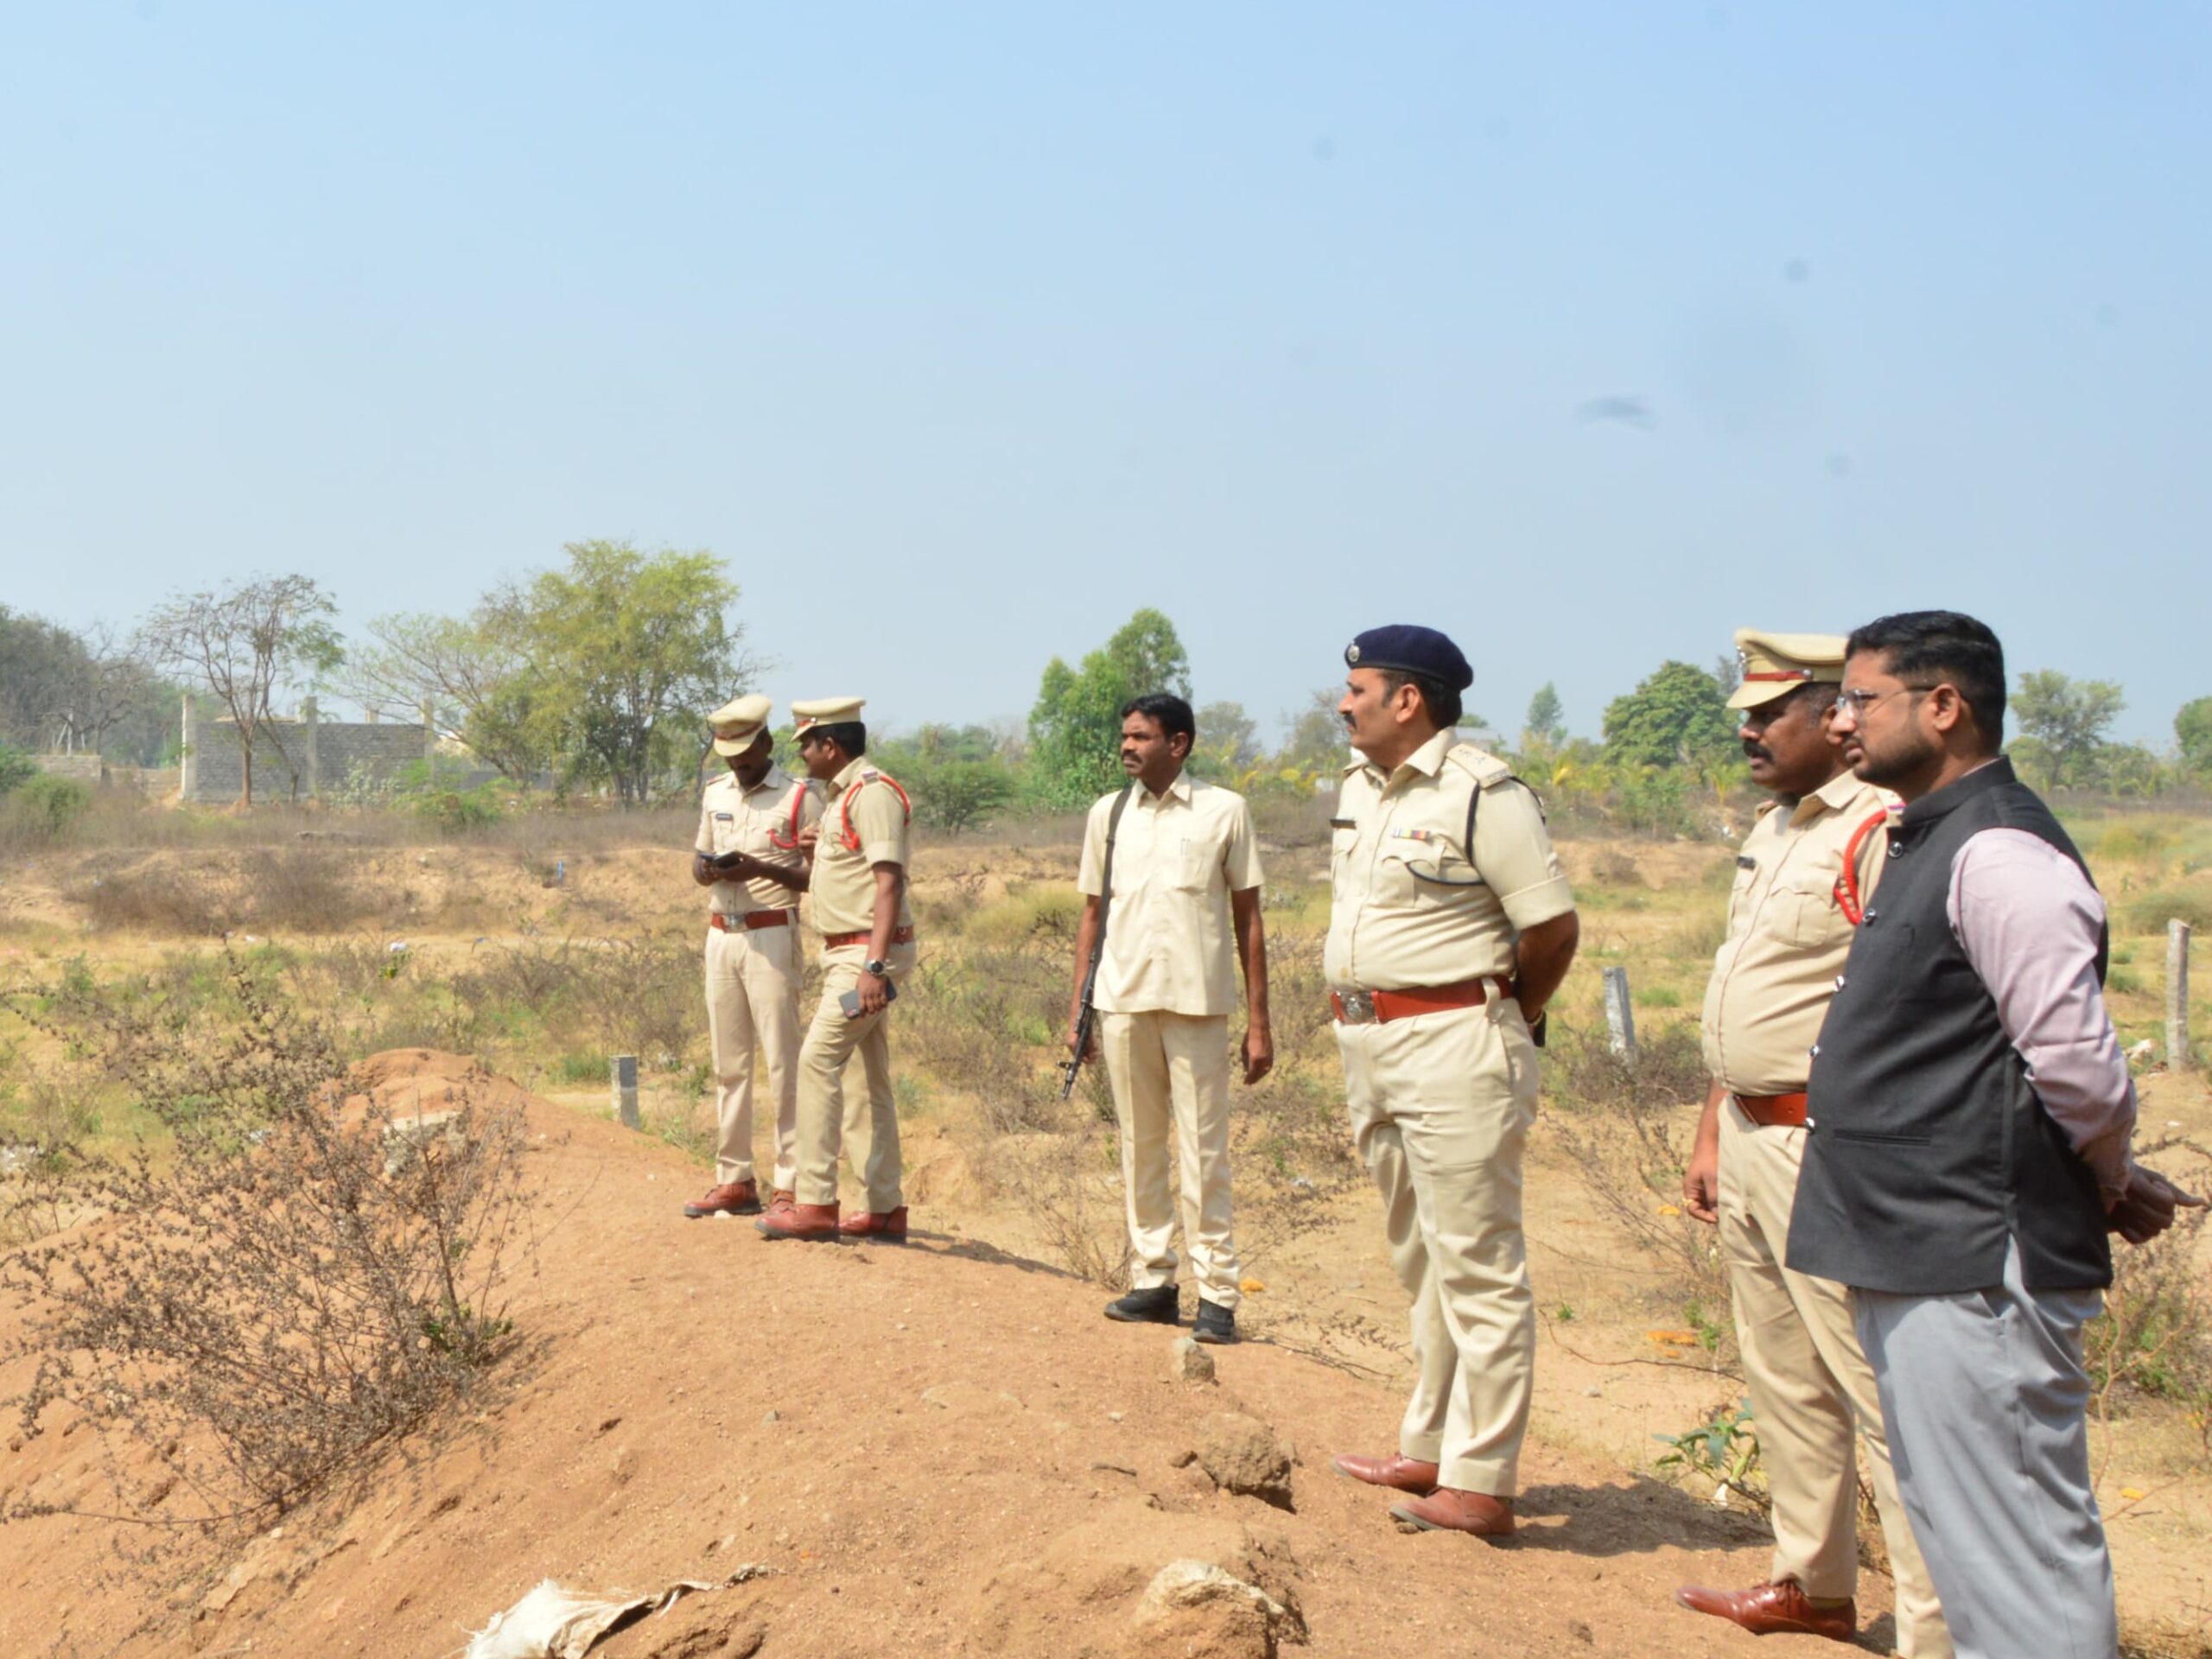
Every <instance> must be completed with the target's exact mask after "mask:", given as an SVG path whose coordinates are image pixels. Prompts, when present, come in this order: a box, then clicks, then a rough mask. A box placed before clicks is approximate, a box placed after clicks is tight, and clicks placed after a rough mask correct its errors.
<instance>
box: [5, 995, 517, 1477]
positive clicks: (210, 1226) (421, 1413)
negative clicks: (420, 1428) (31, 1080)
mask: <svg viewBox="0 0 2212 1659" xmlns="http://www.w3.org/2000/svg"><path fill="white" fill-rule="evenodd" d="M226 973H227V976H228V980H229V993H230V995H229V996H228V998H226V1001H227V1002H228V1003H229V1004H230V1007H231V1008H232V1013H231V1014H230V1015H229V1017H227V1018H226V1019H224V1020H220V1021H219V1022H216V1023H215V1024H213V1027H210V1026H209V1025H208V1024H207V1022H206V1014H205V1013H204V1012H203V1013H202V1014H200V1023H197V1024H186V1025H180V1024H179V1023H178V1022H176V1021H174V1020H170V1019H168V1018H167V1017H166V1015H165V1014H164V1001H163V999H162V998H161V997H160V996H158V995H154V996H150V997H142V998H140V999H137V1000H134V1001H121V1000H118V1001H114V1002H110V1003H104V1004H99V1005H97V1006H94V1007H89V1008H80V1009H79V1017H80V1019H82V1020H86V1021H89V1022H90V1023H91V1024H92V1026H93V1027H96V1029H92V1030H86V1029H85V1028H83V1027H82V1026H80V1027H79V1029H77V1030H75V1031H73V1032H70V1033H55V1034H66V1035H67V1036H69V1037H71V1038H73V1039H74V1040H75V1041H76V1042H77V1044H78V1045H79V1047H80V1050H81V1051H82V1052H92V1053H96V1054H97V1055H98V1057H99V1058H98V1061H97V1063H98V1064H99V1065H101V1066H102V1067H103V1068H104V1069H105V1071H107V1073H108V1075H109V1076H110V1077H111V1079H113V1080H114V1081H115V1082H116V1083H118V1084H120V1085H122V1086H123V1087H124V1090H126V1091H127V1092H128V1093H129V1094H130V1096H132V1097H133V1098H135V1100H136V1101H137V1103H139V1104H140V1105H141V1106H142V1107H143V1110H144V1111H145V1112H146V1113H148V1114H149V1115H150V1116H151V1117H152V1118H153V1119H154V1121H155V1122H157V1123H158V1124H159V1126H160V1127H161V1128H162V1130H163V1131H165V1132H166V1140H165V1141H163V1143H162V1144H161V1145H159V1146H155V1145H149V1144H148V1143H147V1142H145V1141H141V1142H140V1144H139V1145H138V1147H137V1149H136V1150H135V1152H133V1153H132V1154H130V1155H129V1156H127V1157H124V1158H115V1157H111V1156H108V1155H106V1154H102V1153H99V1152H97V1151H87V1152H86V1153H84V1154H81V1155H80V1156H79V1157H77V1158H73V1159H70V1160H62V1161H61V1162H60V1163H59V1164H58V1165H57V1166H55V1168H54V1171H53V1173H51V1174H49V1175H47V1176H44V1177H42V1179H51V1180H53V1181H54V1182H56V1183H60V1184H62V1185H64V1186H65V1187H66V1192H65V1194H64V1197H65V1198H66V1202H67V1207H68V1209H69V1210H70V1211H71V1212H73V1213H75V1214H78V1215H89V1216H91V1217H92V1219H91V1220H90V1221H88V1222H86V1224H82V1225H79V1226H77V1227H74V1228H73V1229H71V1230H68V1231H67V1232H64V1233H61V1234H58V1235H54V1236H48V1238H46V1239H44V1240H42V1241H41V1242H39V1243H34V1244H32V1245H30V1246H29V1247H28V1248H27V1249H22V1250H19V1251H17V1252H16V1253H15V1254H13V1255H10V1257H8V1258H7V1259H6V1260H5V1261H4V1262H0V1286H4V1287H5V1288H6V1289H7V1290H8V1291H9V1292H10V1293H12V1294H14V1295H16V1297H18V1298H20V1299H22V1301H23V1302H24V1304H25V1305H26V1306H27V1309H28V1313H29V1318H28V1322H27V1325H26V1335H25V1336H24V1338H22V1344H23V1345H24V1346H25V1347H26V1348H27V1349H28V1350H29V1351H30V1352H31V1353H33V1354H35V1356H36V1359H37V1365H36V1370H35V1376H34V1377H33V1380H32V1382H31V1383H30V1385H29V1389H27V1391H26V1392H25V1393H24V1394H22V1395H21V1396H20V1397H18V1398H17V1399H16V1401H14V1402H12V1403H14V1404H15V1405H16V1407H17V1408H18V1411H19V1414H20V1417H21V1421H22V1427H23V1429H24V1430H25V1432H27V1433H38V1432H40V1430H41V1428H42V1427H48V1425H49V1424H50V1422H52V1421H54V1420H55V1419H56V1418H57V1417H58V1418H59V1419H60V1420H62V1421H63V1422H64V1426H66V1424H67V1420H69V1419H71V1418H73V1417H74V1418H82V1419H84V1420H86V1421H88V1422H89V1423H90V1424H91V1425H92V1427H96V1428H98V1429H100V1430H103V1431H110V1432H113V1433H118V1434H119V1435H120V1436H122V1437H126V1438H128V1439H130V1440H136V1441H137V1442H138V1443H139V1444H141V1445H142V1446H144V1447H146V1448H148V1449H149V1451H150V1452H151V1454H152V1455H153V1457H155V1458H156V1459H158V1460H159V1461H160V1462H161V1463H162V1465H165V1466H166V1468H167V1471H168V1473H169V1474H170V1475H171V1476H172V1477H173V1478H174V1479H173V1480H172V1481H168V1482H159V1483H156V1486H157V1489H159V1490H162V1491H169V1490H172V1489H173V1488H174V1487H175V1486H179V1485H181V1487H183V1488H184V1489H185V1490H186V1491H188V1493H189V1494H190V1495H191V1497H192V1499H193V1502H192V1503H190V1504H189V1505H188V1506H187V1507H188V1510H189V1512H187V1510H186V1509H180V1508H176V1507H170V1508H168V1509H166V1510H164V1512H163V1515H162V1519H165V1520H170V1521H176V1520H194V1519H196V1520H220V1519H226V1518H248V1517H251V1516H257V1515H260V1514H265V1513H268V1512H270V1511H273V1510H283V1509H285V1508H287V1507H289V1506H290V1505H291V1504H293V1503H296V1502H297V1501H298V1500H299V1499H300V1498H302V1497H304V1496H306V1495H308V1494H309V1493H311V1492H313V1491H315V1490H316V1489H317V1488H318V1487H321V1486H323V1485H325V1484H328V1483H330V1482H332V1481H333V1480H334V1479H337V1478H343V1477H344V1476H346V1475H347V1474H349V1473H352V1474H359V1473H361V1472H364V1471H365V1467H366V1462H365V1456H364V1454H365V1453H367V1452H370V1451H371V1450H372V1448H373V1447H375V1446H378V1444H379V1443H381V1442H384V1441H385V1440H388V1439H390V1438H391V1437H392V1436H394V1435H396V1434H397V1433H400V1432H401V1431H403V1430H405V1429H408V1428H409V1427H412V1426H415V1425H416V1424H418V1423H420V1422H421V1421H423V1420H424V1419H425V1418H426V1417H427V1416H428V1415H429V1414H430V1413H431V1412H433V1411H434V1410H435V1408H437V1407H439V1406H440V1405H442V1403H444V1402H448V1401H449V1400H451V1399H453V1398H454V1396H455V1395H458V1394H460V1393H461V1391H463V1390H464V1389H467V1387H468V1386H469V1384H470V1383H471V1382H472V1381H473V1379H474V1378H475V1377H476V1376H477V1375H478V1374H479V1372H480V1371H481V1370H482V1369H483V1368H484V1367H485V1366H486V1364H487V1363H489V1362H490V1361H492V1360H493V1358H494V1357H496V1356H497V1355H498V1354H499V1352H500V1351H501V1350H502V1348H503V1346H504V1345H505V1338H506V1337H507V1335H508V1332H509V1325H508V1321H507V1319H505V1314H504V1311H503V1309H504V1303H505V1272H504V1269H505V1266H506V1265H507V1259H508V1257H509V1255H510V1254H511V1253H512V1247H513V1246H515V1245H517V1244H518V1243H519V1242H520V1224H521V1223H522V1221H523V1219H524V1216H525V1214H526V1210H525V1204H526V1197H525V1192H524V1187H523V1185H522V1182H521V1179H520V1177H521V1173H522V1172H521V1163H522V1155H523V1149H524V1128H523V1121H522V1116H521V1114H520V1111H519V1110H518V1108H516V1107H515V1106H513V1105H511V1104H504V1103H496V1102H492V1101H488V1100H486V1099H485V1098H482V1097H478V1098H471V1091H470V1089H469V1088H468V1086H467V1083H466V1081H464V1082H463V1083H461V1084H458V1085H456V1088H455V1091H454V1092H455V1096H456V1104H455V1105H454V1109H453V1111H452V1114H451V1116H445V1117H442V1116H437V1115H423V1116H400V1117H395V1116H394V1115H393V1114H391V1112H390V1111H388V1110H386V1109H383V1108H381V1107H379V1106H377V1105H375V1104H372V1103H367V1102H365V1101H362V1100H358V1099H357V1100H352V1101H348V1100H347V1099H346V1087H345V1079H346V1068H345V1066H344V1065H343V1063H342V1062H341V1060H340V1058H339V1054H338V1052H337V1050H336V1048H335V1046H334V1043H333V1042H332V1039H331V1037H330V1034H329V1033H328V1031H327V1028H325V1027H321V1026H320V1025H318V1024H316V1023H315V1022H314V1021H312V1020H307V1019H303V1018H302V1017H300V1016H298V1015H296V1014H292V1013H290V1012H288V1011H287V1010H285V1009H283V1007H280V1006H278V1004H277V1001H276V1000H275V998H274V996H273V995H272V994H271V991H270V987H269V985H268V984H267V983H266V982H265V981H264V980H263V979H259V978H257V976H254V975H253V974H251V972H249V971H248V969H247V968H246V966H245V964H244V963H241V962H240V961H239V960H238V959H237V958H235V957H232V958H229V959H228V961H227V963H226ZM28 1000H29V999H21V998H19V999H16V1000H15V1001H16V1007H17V1010H18V1012H22V1011H23V1005H24V1003H25V1001H28ZM48 1006H49V1007H50V1006H51V1004H50V1003H49V1005H48ZM48 1030H49V1031H52V1030H53V1027H50V1026H49V1027H48ZM35 1512H38V1510H37V1506H35V1505H34V1506H20V1505H19V1506H18V1507H17V1508H16V1510H15V1511H14V1514H15V1515H16V1516H22V1515H24V1514H28V1513H35ZM0 1518H4V1517H0Z"/></svg>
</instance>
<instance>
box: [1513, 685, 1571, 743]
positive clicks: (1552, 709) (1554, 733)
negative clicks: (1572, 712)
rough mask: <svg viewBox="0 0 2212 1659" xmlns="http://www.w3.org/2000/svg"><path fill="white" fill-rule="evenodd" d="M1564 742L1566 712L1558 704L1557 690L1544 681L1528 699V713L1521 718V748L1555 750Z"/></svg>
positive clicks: (1565, 737)
mask: <svg viewBox="0 0 2212 1659" xmlns="http://www.w3.org/2000/svg"><path fill="white" fill-rule="evenodd" d="M1566 741H1567V710H1566V709H1565V707H1564V706H1563V705H1561V703H1560V700H1559V689H1558V688H1557V687H1556V686H1554V684H1553V683H1551V682H1550V681H1549V680H1546V681H1545V682H1544V683H1543V684H1541V686H1539V687H1537V688H1536V695H1535V696H1533V697H1531V698H1529V712H1528V713H1527V714H1526V715H1522V719H1521V747H1522V748H1524V749H1555V748H1557V747H1559V746H1560V744H1562V743H1564V742H1566Z"/></svg>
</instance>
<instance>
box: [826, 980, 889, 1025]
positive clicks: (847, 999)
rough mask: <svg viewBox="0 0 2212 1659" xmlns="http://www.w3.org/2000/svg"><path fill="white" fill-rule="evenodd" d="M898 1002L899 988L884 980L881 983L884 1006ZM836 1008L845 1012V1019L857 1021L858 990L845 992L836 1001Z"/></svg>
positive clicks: (858, 1010) (859, 1006) (859, 1013)
mask: <svg viewBox="0 0 2212 1659" xmlns="http://www.w3.org/2000/svg"><path fill="white" fill-rule="evenodd" d="M898 1000H899V988H898V987H897V986H896V985H893V983H892V982H890V981H889V980H885V981H884V982H883V1001H884V1005H885V1006H886V1007H888V1006H890V1005H891V1004H892V1003H893V1002H896V1001H898ZM837 1006H838V1007H841V1008H842V1009H843V1010H844V1011H845V1018H846V1019H848V1020H857V1019H859V1018H860V1017H861V994H860V992H859V991H858V990H850V991H847V992H846V993H845V994H844V995H842V996H841V997H839V998H838V999H837Z"/></svg>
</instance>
